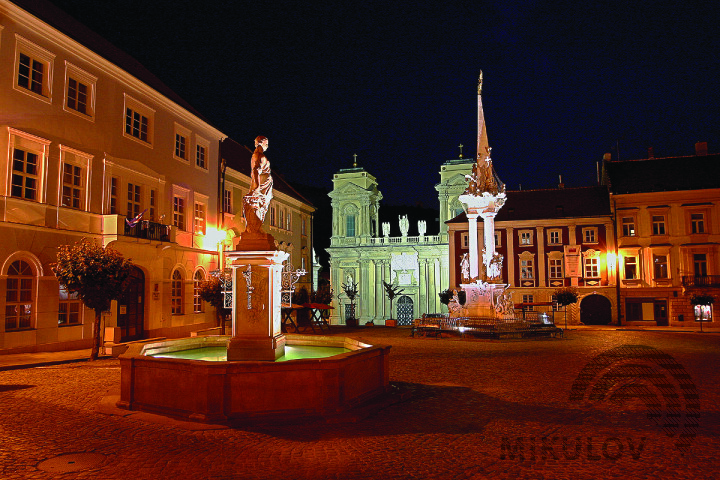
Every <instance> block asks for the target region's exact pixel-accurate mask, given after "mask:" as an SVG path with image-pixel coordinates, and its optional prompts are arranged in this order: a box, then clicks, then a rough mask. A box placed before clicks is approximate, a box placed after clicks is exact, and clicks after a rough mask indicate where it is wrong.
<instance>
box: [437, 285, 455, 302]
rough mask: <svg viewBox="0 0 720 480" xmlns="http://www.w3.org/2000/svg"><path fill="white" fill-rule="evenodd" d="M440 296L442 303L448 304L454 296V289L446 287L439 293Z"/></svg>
mask: <svg viewBox="0 0 720 480" xmlns="http://www.w3.org/2000/svg"><path fill="white" fill-rule="evenodd" d="M438 296H439V297H440V303H442V304H443V305H445V306H447V305H448V304H449V303H450V300H452V298H453V291H452V290H450V289H449V288H446V289H445V290H443V291H442V292H440V293H438Z"/></svg>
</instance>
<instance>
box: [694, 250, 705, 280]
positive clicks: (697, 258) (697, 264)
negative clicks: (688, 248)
mask: <svg viewBox="0 0 720 480" xmlns="http://www.w3.org/2000/svg"><path fill="white" fill-rule="evenodd" d="M693 268H694V271H695V276H696V277H706V276H707V274H708V273H707V255H706V254H704V253H695V254H693Z"/></svg>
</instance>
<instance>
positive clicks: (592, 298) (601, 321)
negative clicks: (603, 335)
mask: <svg viewBox="0 0 720 480" xmlns="http://www.w3.org/2000/svg"><path fill="white" fill-rule="evenodd" d="M611 310H612V306H611V305H610V300H608V299H607V298H606V297H603V296H602V295H598V294H592V295H588V296H587V297H585V298H583V299H582V301H581V302H580V321H581V322H582V323H584V324H585V325H609V324H610V322H611V321H612V311H611Z"/></svg>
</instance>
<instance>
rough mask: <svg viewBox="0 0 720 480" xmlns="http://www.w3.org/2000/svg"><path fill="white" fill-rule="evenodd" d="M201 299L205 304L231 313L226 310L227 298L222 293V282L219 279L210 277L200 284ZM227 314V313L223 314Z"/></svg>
mask: <svg viewBox="0 0 720 480" xmlns="http://www.w3.org/2000/svg"><path fill="white" fill-rule="evenodd" d="M199 293H200V298H202V299H203V301H204V302H207V303H209V304H210V305H212V306H213V307H215V308H219V309H221V310H227V311H228V312H229V311H230V309H229V308H225V298H224V296H223V292H222V282H220V279H219V278H217V277H213V276H210V277H209V278H208V279H207V280H205V281H203V282H201V283H200V291H199ZM223 313H225V312H223Z"/></svg>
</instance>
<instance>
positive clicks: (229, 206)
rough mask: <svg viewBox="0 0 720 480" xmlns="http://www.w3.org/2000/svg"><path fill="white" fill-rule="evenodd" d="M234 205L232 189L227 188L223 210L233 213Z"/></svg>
mask: <svg viewBox="0 0 720 480" xmlns="http://www.w3.org/2000/svg"><path fill="white" fill-rule="evenodd" d="M232 207H233V203H232V190H228V189H225V193H224V195H223V212H225V213H230V214H232V213H233V208H232ZM271 210H272V209H271ZM271 225H272V223H271Z"/></svg>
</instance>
